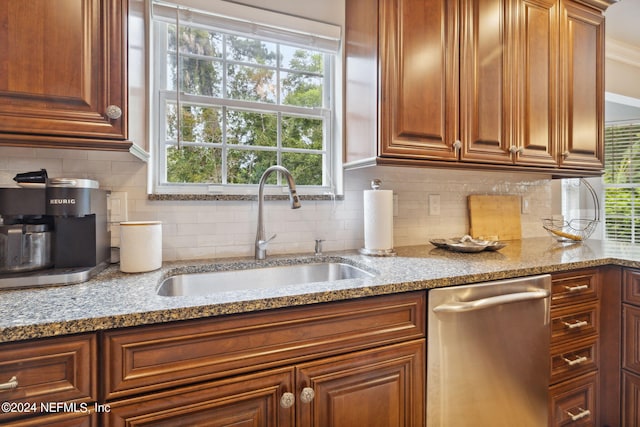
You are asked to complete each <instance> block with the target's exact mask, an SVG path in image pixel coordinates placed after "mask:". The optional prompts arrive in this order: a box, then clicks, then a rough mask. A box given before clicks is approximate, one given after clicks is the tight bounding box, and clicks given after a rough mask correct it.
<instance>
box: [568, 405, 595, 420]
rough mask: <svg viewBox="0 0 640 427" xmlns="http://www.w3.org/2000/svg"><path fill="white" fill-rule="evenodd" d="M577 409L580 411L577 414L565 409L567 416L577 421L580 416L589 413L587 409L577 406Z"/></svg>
mask: <svg viewBox="0 0 640 427" xmlns="http://www.w3.org/2000/svg"><path fill="white" fill-rule="evenodd" d="M578 411H580V412H579V413H577V414H572V413H571V412H569V411H567V415H569V417H570V418H571V421H578V420H579V419H581V418H584V417H588V416H589V415H591V411H590V410H588V409H582V408H578Z"/></svg>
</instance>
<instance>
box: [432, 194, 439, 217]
mask: <svg viewBox="0 0 640 427" xmlns="http://www.w3.org/2000/svg"><path fill="white" fill-rule="evenodd" d="M438 215H440V195H439V194H429V216H438Z"/></svg>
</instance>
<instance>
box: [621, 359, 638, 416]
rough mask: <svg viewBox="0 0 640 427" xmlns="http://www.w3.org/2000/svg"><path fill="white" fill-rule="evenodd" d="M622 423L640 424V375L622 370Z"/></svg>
mask: <svg viewBox="0 0 640 427" xmlns="http://www.w3.org/2000/svg"><path fill="white" fill-rule="evenodd" d="M622 388H623V390H622V392H623V394H622V398H623V401H622V423H623V424H622V425H623V427H638V426H640V376H637V375H633V374H630V373H629V372H625V371H622Z"/></svg>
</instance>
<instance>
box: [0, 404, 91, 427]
mask: <svg viewBox="0 0 640 427" xmlns="http://www.w3.org/2000/svg"><path fill="white" fill-rule="evenodd" d="M88 407H89V408H92V407H93V405H89V406H88ZM2 425H3V426H4V427H97V426H98V416H97V415H96V413H95V412H93V411H92V410H91V411H87V412H86V413H84V412H82V411H77V412H64V413H60V414H54V415H44V416H38V417H32V418H27V419H22V420H16V421H10V422H8V423H3V424H2Z"/></svg>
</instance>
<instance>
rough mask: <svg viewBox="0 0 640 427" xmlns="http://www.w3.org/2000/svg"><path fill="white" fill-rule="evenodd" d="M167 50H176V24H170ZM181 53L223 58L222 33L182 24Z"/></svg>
mask: <svg viewBox="0 0 640 427" xmlns="http://www.w3.org/2000/svg"><path fill="white" fill-rule="evenodd" d="M168 31H169V37H168V38H167V50H169V51H172V52H174V53H175V51H176V26H175V25H173V24H171V25H169V26H168ZM180 53H187V54H193V55H201V56H210V57H215V58H222V34H220V33H216V32H214V31H207V30H204V29H200V28H192V27H189V26H186V25H180Z"/></svg>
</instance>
